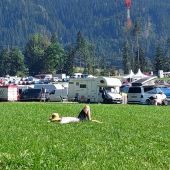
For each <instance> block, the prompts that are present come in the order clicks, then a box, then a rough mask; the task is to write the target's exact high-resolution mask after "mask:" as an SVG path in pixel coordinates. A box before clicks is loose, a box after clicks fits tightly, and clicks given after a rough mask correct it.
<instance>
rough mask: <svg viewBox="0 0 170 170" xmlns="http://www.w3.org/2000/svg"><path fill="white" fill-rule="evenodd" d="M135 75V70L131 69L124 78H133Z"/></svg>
mask: <svg viewBox="0 0 170 170" xmlns="http://www.w3.org/2000/svg"><path fill="white" fill-rule="evenodd" d="M134 75H135V74H134V73H133V71H132V70H130V72H129V74H128V75H126V76H124V77H123V78H124V79H128V78H133V76H134Z"/></svg>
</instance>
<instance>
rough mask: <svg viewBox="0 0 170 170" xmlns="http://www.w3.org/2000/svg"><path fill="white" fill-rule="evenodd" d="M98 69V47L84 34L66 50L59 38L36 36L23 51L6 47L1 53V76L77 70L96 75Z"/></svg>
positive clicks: (54, 36) (69, 73) (78, 35)
mask: <svg viewBox="0 0 170 170" xmlns="http://www.w3.org/2000/svg"><path fill="white" fill-rule="evenodd" d="M96 69H97V64H96V57H95V47H94V45H93V44H92V43H90V42H89V41H88V40H87V39H86V38H85V37H84V36H83V35H82V33H81V32H78V33H77V39H76V42H75V43H73V44H68V45H67V46H65V47H63V46H62V44H61V43H59V41H58V39H57V37H56V35H52V36H51V37H50V38H48V37H47V36H43V35H42V34H34V35H33V36H32V37H31V38H30V40H29V41H28V42H27V43H26V46H25V48H24V50H23V51H21V50H20V49H19V48H17V47H7V48H4V49H2V50H1V53H0V76H6V75H10V76H15V75H18V76H24V75H32V76H34V75H37V74H47V73H48V74H49V73H51V74H56V73H66V74H68V75H71V74H72V73H73V72H75V71H81V72H84V73H88V74H95V70H96Z"/></svg>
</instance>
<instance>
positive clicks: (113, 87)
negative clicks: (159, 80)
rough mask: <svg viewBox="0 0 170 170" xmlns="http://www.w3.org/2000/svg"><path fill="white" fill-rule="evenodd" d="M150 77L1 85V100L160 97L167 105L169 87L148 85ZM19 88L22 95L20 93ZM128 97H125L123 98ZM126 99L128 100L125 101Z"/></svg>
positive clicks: (96, 100)
mask: <svg viewBox="0 0 170 170" xmlns="http://www.w3.org/2000/svg"><path fill="white" fill-rule="evenodd" d="M146 81H148V79H147V80H144V81H143V82H144V83H142V80H140V82H134V83H132V85H131V86H127V85H125V86H121V85H122V83H121V81H120V80H119V79H117V78H111V77H93V78H76V79H75V78H72V79H70V81H69V82H63V83H61V82H60V83H57V84H35V85H31V86H33V87H31V86H30V85H29V86H15V85H10V86H1V87H0V100H1V101H2V100H3V101H4V100H7V101H16V100H19V101H41V100H44V101H63V100H68V101H77V102H84V103H86V102H87V103H129V104H130V103H139V104H150V103H152V99H160V100H161V101H163V103H164V104H166V103H167V101H168V98H169V99H170V87H169V88H168V87H156V86H154V85H153V84H152V85H151V84H149V85H148V84H147V85H146V84H145V83H146ZM18 88H19V94H18ZM125 98H126V100H124V99H125ZM125 101H126V102H125Z"/></svg>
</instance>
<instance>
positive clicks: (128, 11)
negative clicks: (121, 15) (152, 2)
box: [125, 0, 132, 29]
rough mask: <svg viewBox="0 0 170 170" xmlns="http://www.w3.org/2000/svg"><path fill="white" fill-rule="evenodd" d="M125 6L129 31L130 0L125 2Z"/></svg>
mask: <svg viewBox="0 0 170 170" xmlns="http://www.w3.org/2000/svg"><path fill="white" fill-rule="evenodd" d="M125 5H126V8H127V28H128V29H130V28H131V27H132V20H131V17H130V8H131V6H132V0H125Z"/></svg>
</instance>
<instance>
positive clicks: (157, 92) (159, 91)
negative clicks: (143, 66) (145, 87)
mask: <svg viewBox="0 0 170 170" xmlns="http://www.w3.org/2000/svg"><path fill="white" fill-rule="evenodd" d="M147 93H151V94H159V93H163V92H162V90H161V89H160V88H154V89H152V90H150V91H147Z"/></svg>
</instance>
